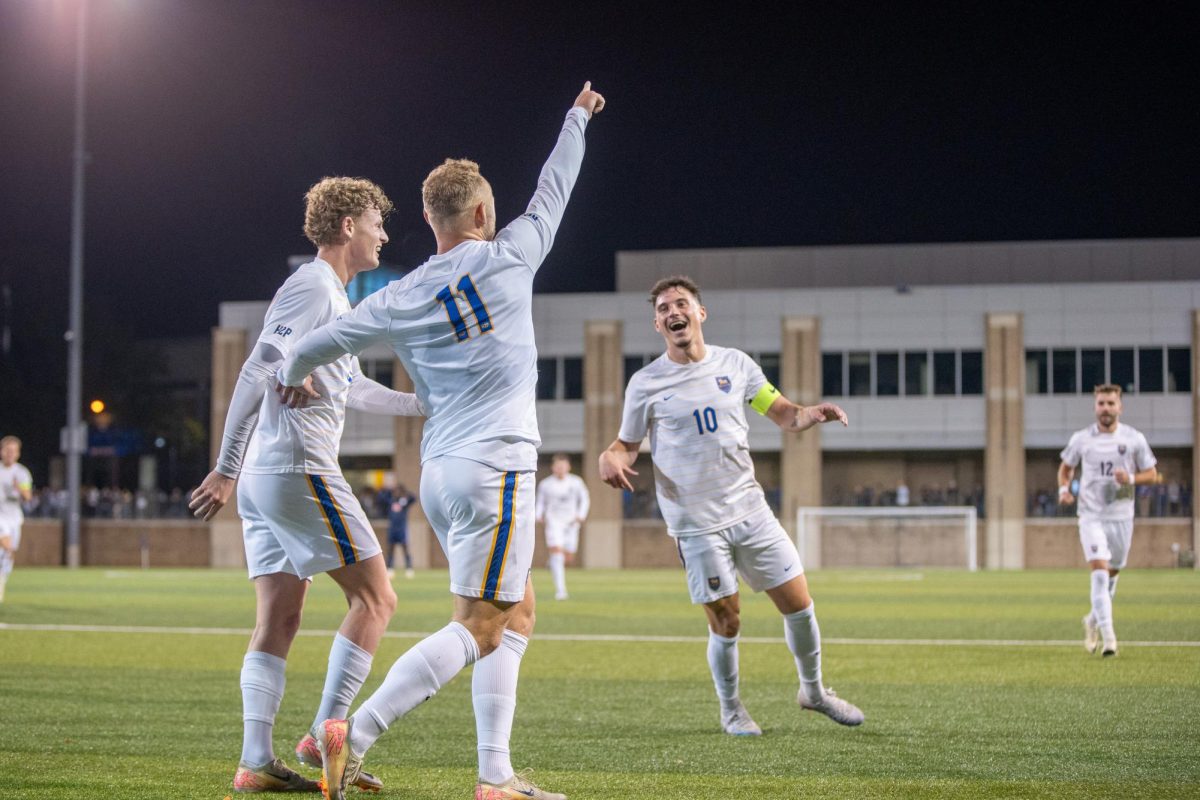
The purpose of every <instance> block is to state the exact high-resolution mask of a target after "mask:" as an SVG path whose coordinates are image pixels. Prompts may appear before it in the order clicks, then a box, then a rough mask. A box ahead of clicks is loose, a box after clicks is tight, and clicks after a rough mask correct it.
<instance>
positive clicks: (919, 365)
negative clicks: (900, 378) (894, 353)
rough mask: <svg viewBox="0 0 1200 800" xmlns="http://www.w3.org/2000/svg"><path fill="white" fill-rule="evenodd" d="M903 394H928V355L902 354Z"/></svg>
mask: <svg viewBox="0 0 1200 800" xmlns="http://www.w3.org/2000/svg"><path fill="white" fill-rule="evenodd" d="M904 393H905V394H906V395H909V396H910V397H911V396H915V395H923V394H929V354H928V353H905V354H904Z"/></svg>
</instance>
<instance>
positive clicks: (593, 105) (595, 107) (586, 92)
mask: <svg viewBox="0 0 1200 800" xmlns="http://www.w3.org/2000/svg"><path fill="white" fill-rule="evenodd" d="M575 105H577V106H579V107H580V108H582V109H583V110H584V111H586V112H588V116H589V117H590V116H592V115H593V114H599V113H600V112H601V111H603V110H604V95H602V94H600V93H599V92H593V91H592V82H591V81H586V82H584V84H583V91H582V92H580V93H579V97H576V98H575Z"/></svg>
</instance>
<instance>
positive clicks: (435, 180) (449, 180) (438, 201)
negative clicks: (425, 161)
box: [421, 158, 487, 222]
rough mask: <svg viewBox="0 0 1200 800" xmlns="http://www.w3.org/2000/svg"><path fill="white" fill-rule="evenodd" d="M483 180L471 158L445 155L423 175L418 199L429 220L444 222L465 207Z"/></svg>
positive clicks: (475, 197)
mask: <svg viewBox="0 0 1200 800" xmlns="http://www.w3.org/2000/svg"><path fill="white" fill-rule="evenodd" d="M486 184H487V180H485V179H484V177H483V175H481V174H480V172H479V165H478V164H476V163H475V162H474V161H471V160H469V159H466V158H447V159H446V160H445V161H443V162H442V163H441V164H439V165H438V166H436V167H434V168H433V170H432V171H431V172H430V173H429V174H428V175H427V176H426V177H425V181H424V183H422V184H421V202H422V203H423V204H424V206H425V211H427V212H428V213H429V216H430V218H431V219H432V220H433V221H435V222H448V221H449V220H452V219H454V218H455V217H457V216H458V215H460V214H462V213H463V212H465V211H469V210H470V209H471V207H472V206H474V205H475V203H476V202H477V200H478V198H479V193H480V192H481V191H483V187H484V186H485V185H486Z"/></svg>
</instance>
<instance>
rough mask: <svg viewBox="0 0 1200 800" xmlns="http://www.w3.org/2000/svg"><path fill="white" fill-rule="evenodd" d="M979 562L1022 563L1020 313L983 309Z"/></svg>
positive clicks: (1022, 350)
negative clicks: (984, 435)
mask: <svg viewBox="0 0 1200 800" xmlns="http://www.w3.org/2000/svg"><path fill="white" fill-rule="evenodd" d="M984 325H985V326H986V338H985V341H986V345H985V346H986V348H987V349H986V351H985V353H984V374H985V379H984V390H985V392H986V393H987V394H986V397H987V400H986V402H987V449H986V450H985V451H984V465H983V473H984V479H983V491H984V498H985V502H986V509H987V521H986V525H985V534H984V560H983V565H984V566H986V567H988V568H990V569H1022V568H1024V566H1025V345H1024V331H1023V326H1022V320H1021V315H1020V314H1015V313H1013V314H987V315H986V316H985V321H984Z"/></svg>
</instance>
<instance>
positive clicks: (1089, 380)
mask: <svg viewBox="0 0 1200 800" xmlns="http://www.w3.org/2000/svg"><path fill="white" fill-rule="evenodd" d="M1107 382H1108V378H1107V377H1106V376H1105V374H1104V351H1103V350H1081V351H1080V352H1079V390H1080V391H1081V392H1083V393H1084V394H1086V393H1088V392H1090V391H1092V389H1095V388H1096V387H1097V386H1099V385H1100V384H1102V383H1107Z"/></svg>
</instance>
